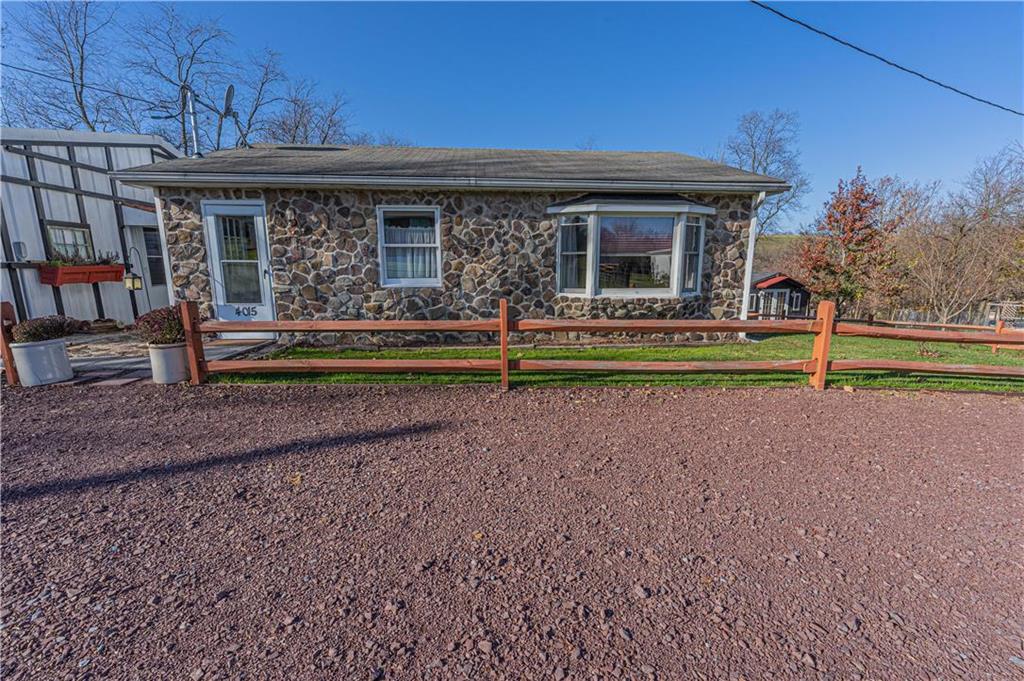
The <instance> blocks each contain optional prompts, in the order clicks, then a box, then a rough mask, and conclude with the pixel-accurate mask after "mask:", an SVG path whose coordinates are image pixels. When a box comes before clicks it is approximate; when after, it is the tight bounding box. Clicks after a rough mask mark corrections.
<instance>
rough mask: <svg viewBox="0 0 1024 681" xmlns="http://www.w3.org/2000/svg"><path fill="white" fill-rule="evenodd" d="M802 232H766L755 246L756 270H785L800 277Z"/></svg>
mask: <svg viewBox="0 0 1024 681" xmlns="http://www.w3.org/2000/svg"><path fill="white" fill-rule="evenodd" d="M802 240H803V236H802V235H800V234H766V235H764V236H761V237H758V239H757V244H756V245H755V246H754V271H755V272H785V273H786V274H789V275H792V276H794V277H799V275H800V273H799V271H798V270H799V267H798V263H799V259H800V243H801V241H802Z"/></svg>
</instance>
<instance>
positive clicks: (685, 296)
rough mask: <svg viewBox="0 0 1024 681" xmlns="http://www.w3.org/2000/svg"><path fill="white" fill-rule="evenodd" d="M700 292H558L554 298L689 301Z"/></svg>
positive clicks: (699, 294) (698, 295)
mask: <svg viewBox="0 0 1024 681" xmlns="http://www.w3.org/2000/svg"><path fill="white" fill-rule="evenodd" d="M700 296H701V293H700V291H694V292H692V293H678V294H676V293H598V294H597V295H594V296H591V295H588V294H586V293H567V292H564V291H563V292H559V293H558V294H557V295H556V297H558V298H575V299H584V300H597V299H599V298H608V299H609V300H636V299H637V298H651V299H654V300H665V301H669V300H691V299H693V298H700Z"/></svg>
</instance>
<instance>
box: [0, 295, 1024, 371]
mask: <svg viewBox="0 0 1024 681" xmlns="http://www.w3.org/2000/svg"><path fill="white" fill-rule="evenodd" d="M8 308H10V304H9V303H4V304H3V306H2V310H0V346H2V347H0V350H2V354H3V360H4V366H5V369H6V370H5V372H4V373H5V374H6V376H7V382H8V383H9V384H10V385H16V384H17V382H18V377H17V372H16V371H15V370H13V368H14V362H13V359H12V357H11V352H10V347H9V343H10V340H11V335H10V327H11V326H12V325H13V323H14V314H13V310H12V309H8ZM181 313H182V322H183V324H184V327H185V342H186V346H187V349H188V363H189V373H190V377H191V382H192V383H193V384H199V383H202V382H203V381H204V380H205V379H206V377H207V376H208V375H209V374H216V373H266V372H294V373H303V372H349V373H455V372H472V373H478V372H480V373H485V372H492V371H493V372H498V373H500V374H501V385H502V387H504V388H506V389H507V388H508V387H509V373H510V372H511V371H532V372H538V371H554V372H581V371H599V372H650V373H767V372H776V371H780V372H802V373H806V374H808V375H809V376H808V380H809V382H810V384H811V385H812V386H813V387H814V388H816V389H818V390H821V389H823V388H824V387H825V378H826V376H827V375H828V373H829V372H832V371H862V370H882V371H893V372H903V373H929V374H959V375H967V376H1004V377H1012V378H1024V367H1013V366H1001V365H967V364H938V363H935V362H915V361H896V360H860V359H835V360H833V359H829V349H830V346H831V343H832V337H833V336H836V335H838V336H861V337H866V338H889V339H892V340H904V341H916V342H935V343H969V344H982V345H990V346H998V347H1000V348H1014V349H1024V332H1016V331H1007V330H1006V329H998V333H996V332H992V331H974V330H971V331H942V330H932V329H921V328H889V327H883V326H878V325H871V324H861V323H853V322H844V321H837V320H836V319H835V305H834V304H833V303H831V302H829V301H824V302H822V303H820V304H819V305H818V310H817V316H816V317H815V318H813V319H753V320H737V319H725V320H717V319H678V320H677V319H635V320H627V319H519V320H513V319H510V318H509V313H508V302H507V301H505V300H502V301H501V302H500V307H499V314H498V317H497V318H495V319H479V320H447V319H445V320H371V319H365V320H364V319H343V320H309V321H305V320H303V321H216V320H210V321H202V320H201V319H200V317H199V307H198V305H197V304H196V303H194V302H183V303H181ZM558 331H562V332H566V331H578V332H584V333H619V332H628V333H659V334H663V333H756V334H761V333H768V334H779V333H782V334H811V335H813V336H814V345H813V351H812V353H811V357H810V358H809V359H791V360H751V361H746V360H745V361H710V362H689V361H605V360H574V359H510V358H509V352H508V342H509V334H510V333H512V332H558ZM232 332H235V333H237V332H277V333H302V332H306V333H379V332H398V333H402V332H406V333H408V332H440V333H456V332H474V333H495V334H497V335H498V343H499V348H500V358H499V359H226V360H207V359H206V357H205V355H204V352H203V334H211V333H232Z"/></svg>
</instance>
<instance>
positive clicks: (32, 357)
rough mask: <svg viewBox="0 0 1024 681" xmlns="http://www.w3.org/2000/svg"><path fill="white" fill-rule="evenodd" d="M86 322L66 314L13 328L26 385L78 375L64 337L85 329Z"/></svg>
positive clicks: (14, 351) (13, 350)
mask: <svg viewBox="0 0 1024 681" xmlns="http://www.w3.org/2000/svg"><path fill="white" fill-rule="evenodd" d="M87 327H88V324H87V323H86V322H80V321H78V320H77V319H71V318H70V317H65V316H63V315H52V316H49V317H38V318H36V319H28V320H26V321H23V322H22V323H20V324H15V325H14V327H13V328H12V329H11V339H12V340H13V341H14V342H13V343H11V354H12V355H13V356H14V363H15V365H16V366H17V367H18V376H19V377H20V378H21V384H22V385H24V386H34V385H47V384H49V383H60V382H61V381H67V380H70V379H71V377H72V376H74V371H72V369H71V360H69V359H68V348H67V345H65V344H64V337H65V336H70V335H71V334H73V333H78V332H79V331H84V330H85V329H86V328H87Z"/></svg>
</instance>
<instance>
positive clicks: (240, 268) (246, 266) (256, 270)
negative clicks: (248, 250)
mask: <svg viewBox="0 0 1024 681" xmlns="http://www.w3.org/2000/svg"><path fill="white" fill-rule="evenodd" d="M222 264H223V274H224V298H225V300H224V302H225V303H231V304H238V303H262V302H263V296H262V295H261V293H260V264H259V263H258V262H225V263H222Z"/></svg>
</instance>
